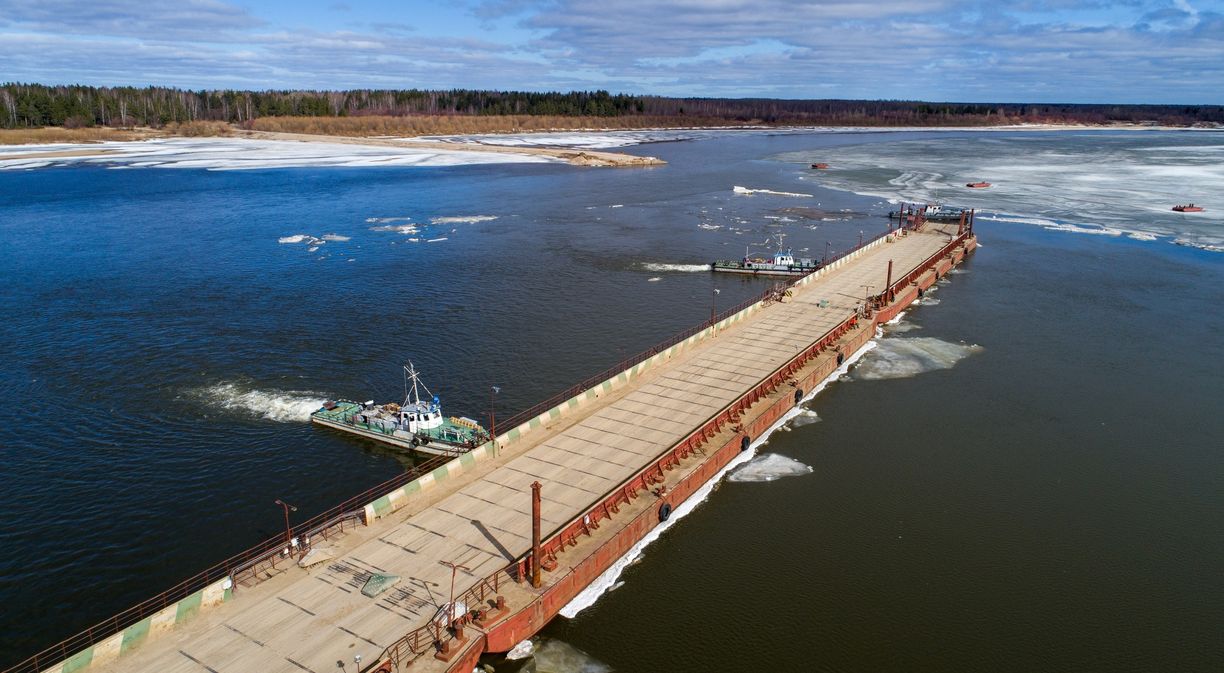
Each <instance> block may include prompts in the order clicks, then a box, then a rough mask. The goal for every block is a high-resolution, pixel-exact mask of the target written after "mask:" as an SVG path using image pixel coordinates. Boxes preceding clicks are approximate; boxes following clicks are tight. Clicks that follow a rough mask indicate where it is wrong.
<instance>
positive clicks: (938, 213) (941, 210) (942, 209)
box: [888, 203, 965, 222]
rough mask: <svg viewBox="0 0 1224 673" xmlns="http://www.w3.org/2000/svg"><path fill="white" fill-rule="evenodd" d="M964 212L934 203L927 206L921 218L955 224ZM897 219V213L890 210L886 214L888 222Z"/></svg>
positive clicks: (907, 215) (899, 214)
mask: <svg viewBox="0 0 1224 673" xmlns="http://www.w3.org/2000/svg"><path fill="white" fill-rule="evenodd" d="M964 212H965V209H964V208H957V207H956V206H945V205H942V204H938V203H936V204H932V205H929V206H927V207H926V210H925V211H923V213H922V217H923V218H924V219H926V220H927V221H931V222H956V221H957V220H959V219H960V218H961V215H962V214H964ZM899 217H901V213H900V212H899V211H896V210H892V211H889V213H888V219H890V220H895V219H898V218H899ZM906 217H909V213H906Z"/></svg>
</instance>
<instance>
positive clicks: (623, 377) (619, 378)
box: [616, 372, 629, 383]
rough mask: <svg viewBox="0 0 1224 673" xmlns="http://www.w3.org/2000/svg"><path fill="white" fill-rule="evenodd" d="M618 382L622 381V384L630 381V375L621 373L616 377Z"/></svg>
mask: <svg viewBox="0 0 1224 673" xmlns="http://www.w3.org/2000/svg"><path fill="white" fill-rule="evenodd" d="M616 380H617V381H620V382H621V383H624V382H625V381H628V380H629V375H628V374H626V373H625V372H621V373H619V374H617V375H616Z"/></svg>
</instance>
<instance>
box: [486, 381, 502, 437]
mask: <svg viewBox="0 0 1224 673" xmlns="http://www.w3.org/2000/svg"><path fill="white" fill-rule="evenodd" d="M500 392H501V386H489V441H491V442H493V444H494V448H496V446H497V416H496V415H494V411H495V409H494V408H493V396H494V395H496V394H498V393H500Z"/></svg>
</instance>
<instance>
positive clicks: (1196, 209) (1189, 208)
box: [1173, 203, 1203, 213]
mask: <svg viewBox="0 0 1224 673" xmlns="http://www.w3.org/2000/svg"><path fill="white" fill-rule="evenodd" d="M1173 210H1175V211H1177V212H1179V213H1201V212H1203V207H1202V206H1196V205H1194V204H1193V203H1187V204H1186V205H1184V206H1173Z"/></svg>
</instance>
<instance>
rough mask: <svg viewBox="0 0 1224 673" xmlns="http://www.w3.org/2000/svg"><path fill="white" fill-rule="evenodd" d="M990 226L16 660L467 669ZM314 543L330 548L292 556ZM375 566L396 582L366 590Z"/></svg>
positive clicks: (552, 605) (780, 409)
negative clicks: (94, 629)
mask: <svg viewBox="0 0 1224 673" xmlns="http://www.w3.org/2000/svg"><path fill="white" fill-rule="evenodd" d="M975 246H976V239H975V238H974V236H973V233H972V223H971V220H962V221H961V222H960V223H948V224H935V223H921V222H920V223H918V226H917V227H916V230H908V231H905V232H903V233H902V232H898V233H894V234H890V235H888V236H887V237H881V238H879V239H877V240H874V241H872V242H870V243H869V244H867V245H865V246H863V247H862V248H860V249H857V250H856V251H853V252H851V253H849V254H847V255H846V256H844V257H843V258H842V259H840V260H838V261H837V262H835V263H830V264H828V265H826V266H825V267H824V268H822V269H821V270H820V271H819V272H817V273H814V274H811V275H810V276H807V277H805V278H803V279H800V280H798V281H795V282H794V283H792V285H791V287H790V290H791V292H789V293H787V294H786V295H783V294H782V293H779V294H778V295H776V296H775V297H773V300H772V301H771V300H769V299H766V300H763V301H762V302H759V303H757V304H753V305H751V306H748V307H746V308H744V309H743V310H741V311H739V312H738V313H736V314H735V315H733V316H730V317H727V318H726V319H724V320H721V321H720V322H718V323H716V324H713V325H710V326H709V327H708V328H706V329H704V330H701V331H699V332H697V333H695V334H693V335H692V336H690V337H689V338H687V339H685V340H683V341H681V342H679V343H677V344H675V345H673V346H671V347H669V348H667V349H666V350H664V351H662V352H659V353H657V354H655V355H654V356H652V357H650V358H649V359H647V360H645V361H643V362H641V363H639V364H636V365H634V366H633V367H632V368H631V369H629V370H627V371H625V372H622V373H621V374H620V375H618V376H614V377H613V378H610V379H608V380H607V381H604V382H603V383H602V384H600V385H597V386H595V387H592V388H590V389H588V390H586V391H585V392H583V393H580V394H578V395H576V396H575V397H573V398H571V399H570V400H568V401H567V402H566V403H563V404H561V405H559V406H558V407H554V408H553V409H550V410H548V411H546V412H544V413H541V414H540V415H539V416H537V417H535V418H533V419H531V420H530V421H528V422H525V423H522V424H521V425H518V426H517V427H515V428H514V429H512V430H510V431H509V432H507V433H505V434H502V435H501V436H499V438H498V441H497V443H496V445H486V446H484V447H481V448H480V449H477V450H476V451H473V452H470V453H468V454H465V455H464V456H461V457H458V458H455V459H453V460H452V461H451V462H450V463H447V464H446V465H443V466H441V467H439V468H437V469H435V470H433V471H432V472H429V473H428V474H426V475H424V476H422V477H421V478H420V479H417V480H414V481H412V482H410V483H407V484H405V485H403V486H402V487H397V488H396V489H395V490H393V491H390V492H388V493H386V494H385V495H383V496H382V497H379V498H377V499H373V500H371V501H370V502H368V503H366V504H365V505H364V507H362V508H361V509H360V510H359V511H357V512H354V513H345V514H344V516H343V517H342V518H341V519H339V520H340V524H339V528H338V529H337V528H336V527H335V526H333V525H332V524H331V523H329V524H328V525H327V526H324V527H322V528H319V529H317V530H315V531H314V533H313V534H312V535H310V536H306V535H302V536H301V538H300V539H299V538H297V537H295V538H294V539H293V542H292V544H291V545H290V546H287V547H286V553H284V554H273V555H271V556H268V557H264V558H262V559H256V560H255V561H252V563H251V564H249V565H247V566H243V567H242V568H241V570H240V571H239V570H238V569H236V570H235V571H234V572H232V573H230V574H229V575H227V576H225V577H224V578H223V579H220V580H217V581H216V582H215V583H213V584H210V585H208V586H206V587H204V588H203V589H201V590H200V591H198V592H196V593H193V594H191V596H190V597H189V598H186V599H183V600H181V601H179V602H178V603H176V604H171V605H168V606H165V607H163V608H162V609H161V610H160V611H159V612H156V613H152V614H151V615H150V616H149V617H146V618H144V619H143V620H142V621H140V622H136V623H134V624H133V625H132V626H126V627H125V626H124V625H123V624H121V623H120V622H119V621H118V620H116V622H115V627H116V628H117V629H121V630H119V631H117V632H115V631H114V630H113V629H112V633H113V635H100V636H92V637H91V638H90V642H89V645H88V648H86V649H82V650H81V651H79V652H75V653H74V651H73V650H70V649H68V648H67V647H64V648H61V650H60V655H59V656H58V657H57V656H56V654H55V653H54V652H49V653H43V654H42V655H40V656H42V657H43V659H42V661H41V662H34V663H33V665H31V662H25V663H23V664H22V665H20V666H19V667H18V668H16V669H13V670H15V671H17V670H20V671H23V672H24V671H62V672H63V673H68V672H69V671H76V670H83V669H85V668H86V667H88V668H89V669H90V670H98V671H147V672H149V673H154V672H156V673H166V672H171V673H180V672H181V673H188V672H193V673H194V672H200V673H207V672H212V673H242V672H249V671H261V672H266V673H301V672H302V671H310V672H314V673H329V672H331V671H335V670H337V668H338V667H339V666H344V667H345V668H344V670H360V671H403V670H411V671H435V670H436V671H462V672H463V673H467V672H468V671H471V670H472V667H473V664H474V663H475V662H476V660H477V659H478V657H479V656H480V655H481V654H482V653H484V652H492V653H495V652H504V651H506V650H508V649H509V648H510V647H512V646H513V645H514V644H515V643H517V642H518V641H520V640H522V639H524V638H527V637H530V636H531V635H533V634H534V633H535V632H536V631H538V630H539V629H540V628H542V627H543V626H544V624H546V623H547V622H548V621H549V620H550V619H551V618H552V617H554V616H555V615H556V614H557V613H558V611H559V610H560V609H561V608H562V607H564V605H565V604H567V603H568V602H569V601H570V600H572V599H573V597H574V596H575V595H577V594H578V592H580V591H581V590H582V589H583V588H585V587H587V586H588V585H589V584H590V583H591V582H592V581H593V580H595V579H596V578H597V577H598V576H599V575H600V574H602V573H603V572H604V571H606V570H607V569H608V568H609V567H610V566H611V565H612V563H613V562H615V561H616V560H617V559H618V558H620V557H621V556H622V555H623V554H624V553H625V552H626V551H628V550H629V549H630V548H631V547H632V546H633V545H634V544H635V543H636V542H638V541H639V540H641V538H642V537H643V536H644V535H645V534H646V533H647V532H649V531H650V530H651V529H652V528H654V527H655V526H657V525H658V524H659V523H660V521H661V520H662V519H665V518H666V517H667V515H668V514H669V513H670V511H671V510H672V509H673V508H674V507H676V506H678V505H679V504H680V503H681V502H683V501H684V500H685V499H686V498H687V497H689V496H690V495H691V494H693V493H694V492H695V491H697V490H698V489H699V488H700V487H701V486H702V485H703V484H705V483H707V482H708V481H709V480H710V479H711V478H712V477H714V476H715V475H716V474H717V473H718V472H719V471H720V470H721V469H722V468H723V467H724V466H725V465H726V464H727V463H728V462H729V461H731V460H732V459H733V458H734V457H735V456H736V455H739V453H740V451H741V450H743V449H744V448H745V447H747V446H748V444H749V443H750V442H751V441H752V440H753V439H754V438H756V437H759V436H760V434H761V433H762V432H764V431H765V430H766V429H767V428H768V427H769V426H770V425H772V424H774V423H775V422H777V420H778V419H779V418H780V417H781V416H782V415H783V414H784V413H785V412H786V411H787V410H788V409H790V408H791V407H793V406H794V405H795V404H796V403H797V402H798V401H799V400H800V399H801V398H802V397H803V396H804V395H805V394H806V393H807V392H810V391H811V390H812V389H813V387H814V386H815V385H817V384H818V383H819V382H820V381H822V380H824V379H825V378H826V377H828V376H829V375H830V374H831V373H833V372H834V371H835V370H836V369H837V367H838V366H839V365H841V364H842V362H843V361H844V360H845V359H846V358H849V357H851V356H852V355H853V354H854V353H855V352H857V351H858V350H859V349H861V348H862V347H863V346H864V345H865V344H866V343H867V342H868V341H869V340H870V339H871V338H872V337H873V336H874V329H875V325H876V324H878V323H880V322H884V321H886V320H889V319H891V318H892V317H894V316H895V315H896V314H897V313H898V312H899V311H901V310H903V309H904V308H905V306H906V305H908V304H909V303H910V302H912V301H913V300H914V299H916V298H917V297H918V296H920V295H921V293H922V291H923V290H924V289H925V288H926V287H929V286H930V285H931V284H933V283H934V282H935V280H936V279H937V278H938V277H940V276H942V275H943V274H946V273H947V271H948V270H949V269H950V268H951V267H952V266H954V265H955V264H957V263H959V262H960V261H961V260H962V259H963V258H964V256H965V255H966V254H968V253H969V252H970V251H971V250H973V248H974V247H975ZM872 291H874V293H875V294H868V293H870V292H872ZM345 521H349V525H348V527H347V528H346V526H345V523H344V522H345ZM328 531H331V533H332V534H330V535H329V534H328ZM337 531H342V532H340V533H339V534H335V533H336V532H337ZM295 534H296V531H295ZM323 538H327V539H326V540H324V539H323ZM308 547H313V549H314V550H316V551H317V552H319V553H321V554H322V555H323V556H321V557H320V558H325V559H326V560H324V561H323V562H321V563H317V564H315V565H311V566H310V567H307V568H303V567H300V566H299V565H298V564H297V563H294V561H296V560H298V559H299V558H300V557H301V556H302V555H303V554H304V553H305V551H306V549H307V548H308ZM450 564H454V565H455V566H458V568H459V569H458V570H453V569H452V566H451V565H450ZM375 574H385V575H394V576H397V577H398V583H395V584H394V585H393V586H391V588H390V589H387V590H385V591H383V592H382V593H378V594H376V595H374V596H373V597H369V596H367V595H363V593H362V589H363V587H365V585H366V583H367V581H368V580H369V579H370V578H371V577H372V576H374V575H375ZM452 581H453V595H454V596H455V597H456V604H457V608H456V610H455V611H454V615H453V618H452V616H451V611H450V610H448V609H447V606H448V605H450V604H451V601H450V595H451V587H452ZM458 604H461V605H458ZM129 621H130V620H129ZM102 626H103V625H99V628H101V627H102ZM358 655H360V659H359V660H358V659H357V657H358ZM358 662H360V663H358Z"/></svg>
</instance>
